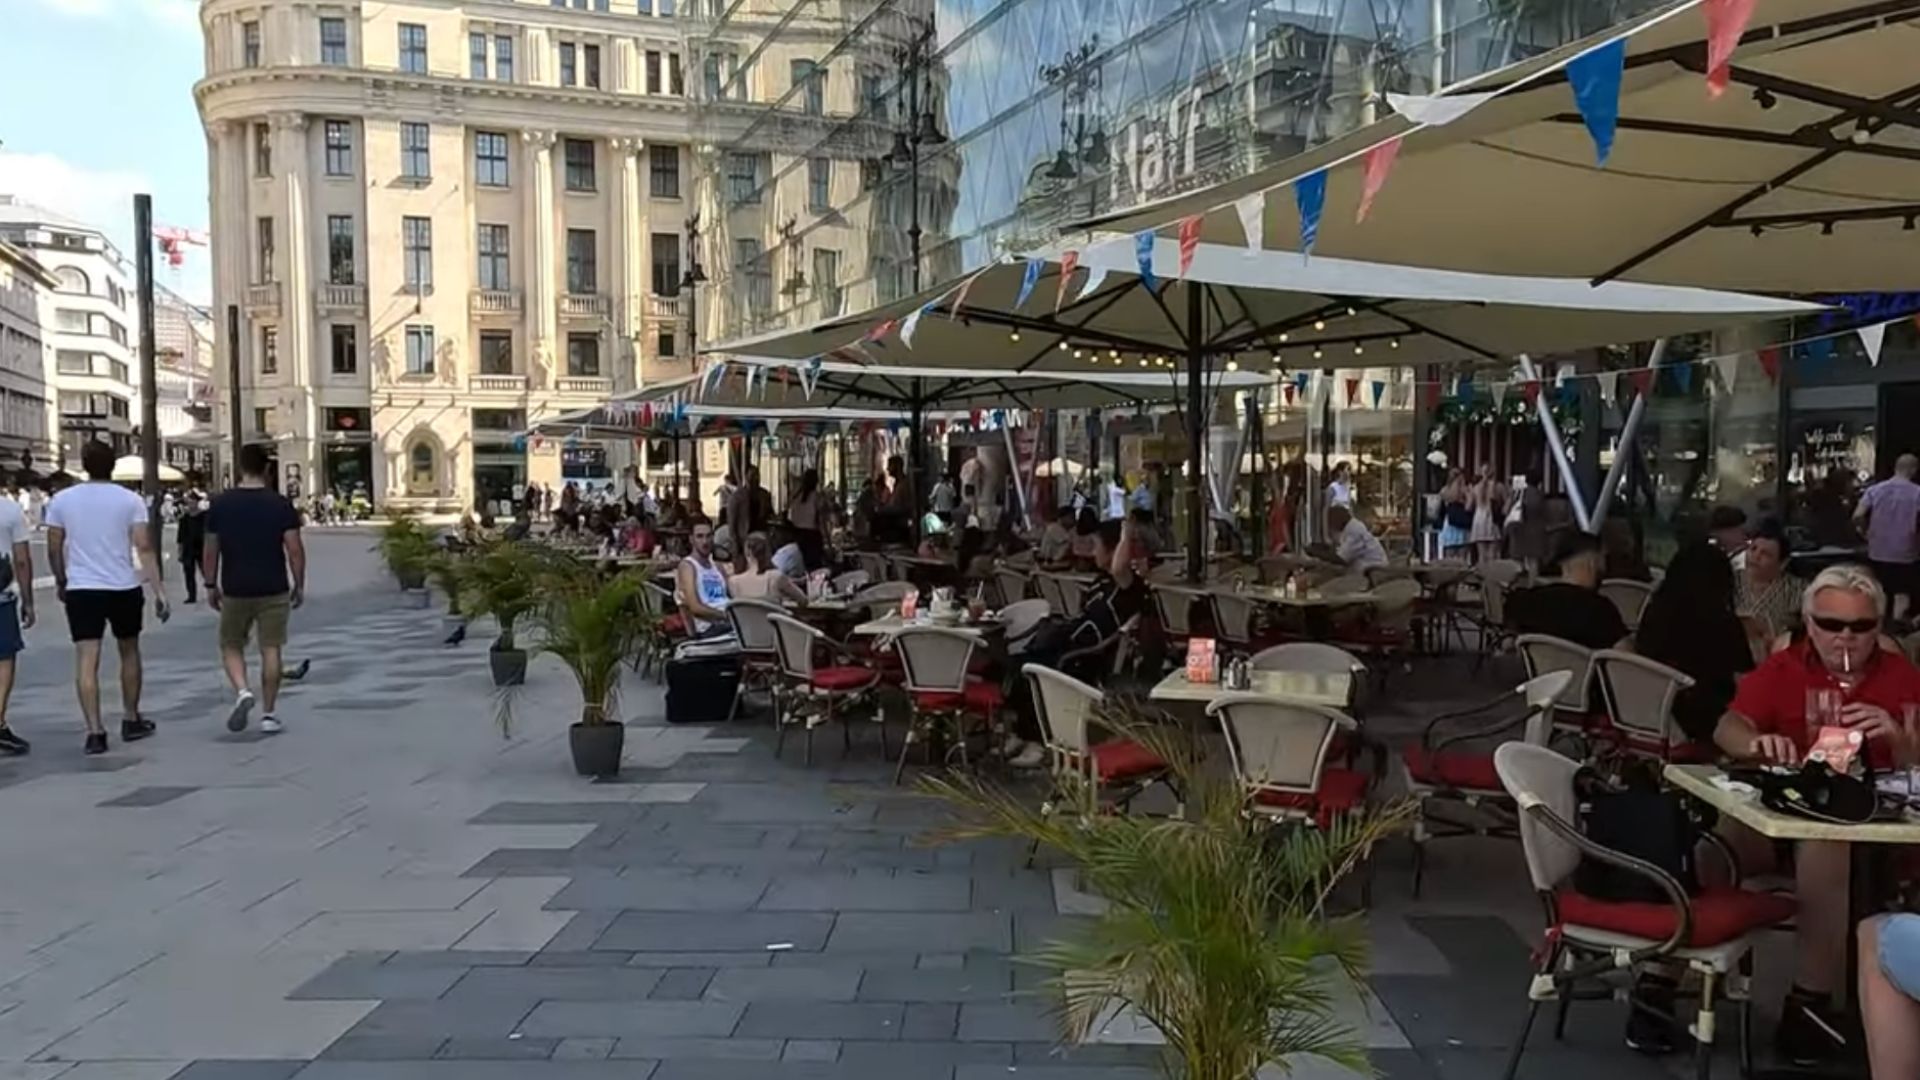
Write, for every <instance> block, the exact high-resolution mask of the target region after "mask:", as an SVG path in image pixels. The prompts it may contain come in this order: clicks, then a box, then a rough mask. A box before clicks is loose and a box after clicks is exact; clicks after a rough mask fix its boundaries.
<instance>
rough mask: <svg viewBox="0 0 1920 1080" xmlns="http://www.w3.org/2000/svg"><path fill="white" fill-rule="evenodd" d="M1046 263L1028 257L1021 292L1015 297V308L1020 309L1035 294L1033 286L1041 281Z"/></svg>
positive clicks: (1021, 277)
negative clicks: (1041, 273) (1041, 274)
mask: <svg viewBox="0 0 1920 1080" xmlns="http://www.w3.org/2000/svg"><path fill="white" fill-rule="evenodd" d="M1045 265H1046V263H1044V262H1042V261H1041V260H1039V259H1028V260H1027V269H1026V272H1025V273H1023V274H1021V275H1020V294H1019V295H1018V296H1015V297H1014V298H1013V310H1015V311H1019V310H1020V309H1021V308H1023V307H1026V306H1027V297H1029V296H1032V295H1033V287H1034V285H1036V284H1038V283H1039V281H1040V270H1041V268H1042V267H1044V266H1045Z"/></svg>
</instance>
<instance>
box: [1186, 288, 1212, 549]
mask: <svg viewBox="0 0 1920 1080" xmlns="http://www.w3.org/2000/svg"><path fill="white" fill-rule="evenodd" d="M1186 288H1187V580H1188V581H1195V582H1197V581H1200V580H1202V579H1203V578H1204V577H1205V576H1206V575H1205V572H1206V565H1207V549H1206V537H1207V513H1206V500H1205V499H1204V498H1203V497H1202V495H1201V491H1200V485H1201V484H1203V483H1205V482H1206V473H1205V472H1204V471H1203V470H1204V465H1205V461H1204V456H1203V455H1204V452H1205V450H1206V435H1207V430H1206V418H1205V417H1204V416H1202V415H1201V408H1202V401H1203V397H1204V394H1205V391H1206V382H1207V355H1206V353H1205V352H1204V351H1202V347H1203V345H1204V342H1203V341H1202V335H1201V329H1202V327H1201V324H1202V321H1203V320H1204V319H1205V314H1204V311H1203V309H1202V308H1201V305H1200V299H1201V298H1200V290H1201V289H1202V288H1203V286H1201V285H1199V284H1198V283H1196V282H1188V283H1187V286H1186Z"/></svg>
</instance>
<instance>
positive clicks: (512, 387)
mask: <svg viewBox="0 0 1920 1080" xmlns="http://www.w3.org/2000/svg"><path fill="white" fill-rule="evenodd" d="M469 385H470V386H471V388H472V389H474V390H476V391H482V390H485V391H495V392H499V391H505V392H507V393H512V394H518V393H521V392H523V391H525V390H526V388H527V377H526V376H525V375H475V376H473V377H472V379H471V380H470V383H469Z"/></svg>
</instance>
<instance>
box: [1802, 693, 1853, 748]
mask: <svg viewBox="0 0 1920 1080" xmlns="http://www.w3.org/2000/svg"><path fill="white" fill-rule="evenodd" d="M1843 700H1844V699H1843V697H1842V695H1841V693H1840V688H1839V687H1837V686H1813V687H1808V688H1807V735H1808V736H1809V737H1810V738H1815V739H1817V738H1819V737H1820V729H1821V728H1823V727H1833V726H1835V725H1837V724H1839V723H1840V707H1841V705H1842V703H1843Z"/></svg>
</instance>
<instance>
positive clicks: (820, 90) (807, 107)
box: [787, 60, 827, 116]
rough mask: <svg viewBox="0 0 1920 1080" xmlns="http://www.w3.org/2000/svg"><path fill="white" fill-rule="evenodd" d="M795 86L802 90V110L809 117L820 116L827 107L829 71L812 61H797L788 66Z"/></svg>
mask: <svg viewBox="0 0 1920 1080" xmlns="http://www.w3.org/2000/svg"><path fill="white" fill-rule="evenodd" d="M787 70H788V72H789V73H790V74H791V75H792V76H793V85H794V86H795V87H797V88H798V89H799V90H800V108H801V111H803V112H805V113H806V114H807V115H808V116H819V115H820V114H821V113H823V112H825V111H826V107H827V69H826V68H823V67H821V66H820V65H819V64H816V63H814V62H813V61H811V60H795V61H794V62H793V63H791V64H789V65H788V66H787Z"/></svg>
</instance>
